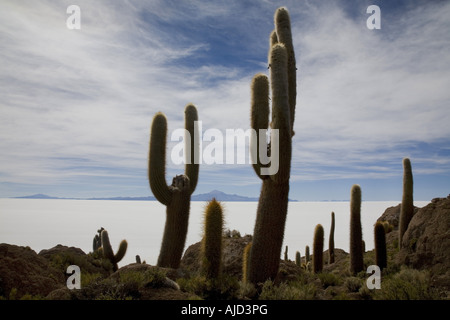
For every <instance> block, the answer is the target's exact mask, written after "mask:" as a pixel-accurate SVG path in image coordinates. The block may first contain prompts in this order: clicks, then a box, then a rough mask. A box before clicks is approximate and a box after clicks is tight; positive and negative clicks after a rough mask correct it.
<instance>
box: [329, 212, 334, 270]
mask: <svg viewBox="0 0 450 320" xmlns="http://www.w3.org/2000/svg"><path fill="white" fill-rule="evenodd" d="M328 263H329V264H332V263H334V212H331V227H330V238H329V240H328Z"/></svg>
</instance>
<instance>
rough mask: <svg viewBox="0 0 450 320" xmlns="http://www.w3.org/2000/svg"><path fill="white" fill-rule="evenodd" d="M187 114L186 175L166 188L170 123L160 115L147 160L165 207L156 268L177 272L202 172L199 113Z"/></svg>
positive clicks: (152, 182) (191, 107) (188, 110)
mask: <svg viewBox="0 0 450 320" xmlns="http://www.w3.org/2000/svg"><path fill="white" fill-rule="evenodd" d="M184 113H185V129H186V134H189V135H190V136H189V137H185V142H186V143H188V142H189V145H188V147H189V148H186V149H187V152H186V154H187V159H186V160H187V161H186V165H185V172H184V174H183V175H177V176H175V177H174V178H173V180H172V185H170V186H168V185H167V182H166V139H167V119H166V116H165V115H164V114H163V113H161V112H158V113H157V114H156V115H155V116H154V118H153V121H152V126H151V137H150V148H149V160H148V179H149V183H150V188H151V190H152V192H153V195H154V196H155V198H156V199H157V200H158V201H159V202H161V203H162V204H163V205H165V206H166V224H165V227H164V235H163V239H162V243H161V250H160V253H159V257H158V262H157V265H158V266H159V267H169V268H175V269H176V268H178V267H179V265H180V261H181V256H182V254H183V250H184V246H185V242H186V235H187V230H188V223H189V210H190V201H191V195H192V193H193V192H194V190H195V188H196V186H197V181H198V171H199V165H198V163H195V162H196V159H195V155H196V154H197V155H198V154H199V153H198V152H199V143H198V141H193V140H194V138H195V137H198V136H199V135H198V134H195V133H194V131H195V121H198V115H197V109H196V107H195V106H194V105H192V104H188V105H187V106H186V107H185V110H184Z"/></svg>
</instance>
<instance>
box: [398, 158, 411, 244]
mask: <svg viewBox="0 0 450 320" xmlns="http://www.w3.org/2000/svg"><path fill="white" fill-rule="evenodd" d="M413 215H414V203H413V175H412V169H411V161H410V160H409V159H408V158H404V159H403V196H402V204H401V206H400V219H399V226H398V236H399V239H398V244H399V246H400V248H401V247H402V239H403V235H404V234H405V232H406V229H408V225H409V222H410V221H411V219H412V217H413Z"/></svg>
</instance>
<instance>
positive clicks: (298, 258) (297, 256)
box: [295, 251, 302, 267]
mask: <svg viewBox="0 0 450 320" xmlns="http://www.w3.org/2000/svg"><path fill="white" fill-rule="evenodd" d="M295 264H296V265H298V266H299V267H300V266H301V265H302V256H301V254H300V251H296V252H295Z"/></svg>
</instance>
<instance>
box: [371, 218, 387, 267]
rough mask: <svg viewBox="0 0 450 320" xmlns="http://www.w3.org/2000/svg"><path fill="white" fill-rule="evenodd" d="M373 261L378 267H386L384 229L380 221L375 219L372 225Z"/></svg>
mask: <svg viewBox="0 0 450 320" xmlns="http://www.w3.org/2000/svg"><path fill="white" fill-rule="evenodd" d="M374 238H375V261H376V264H377V266H379V267H380V269H383V268H386V267H387V252H386V230H385V228H384V225H383V223H382V222H380V221H377V223H376V224H375V227H374Z"/></svg>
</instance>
